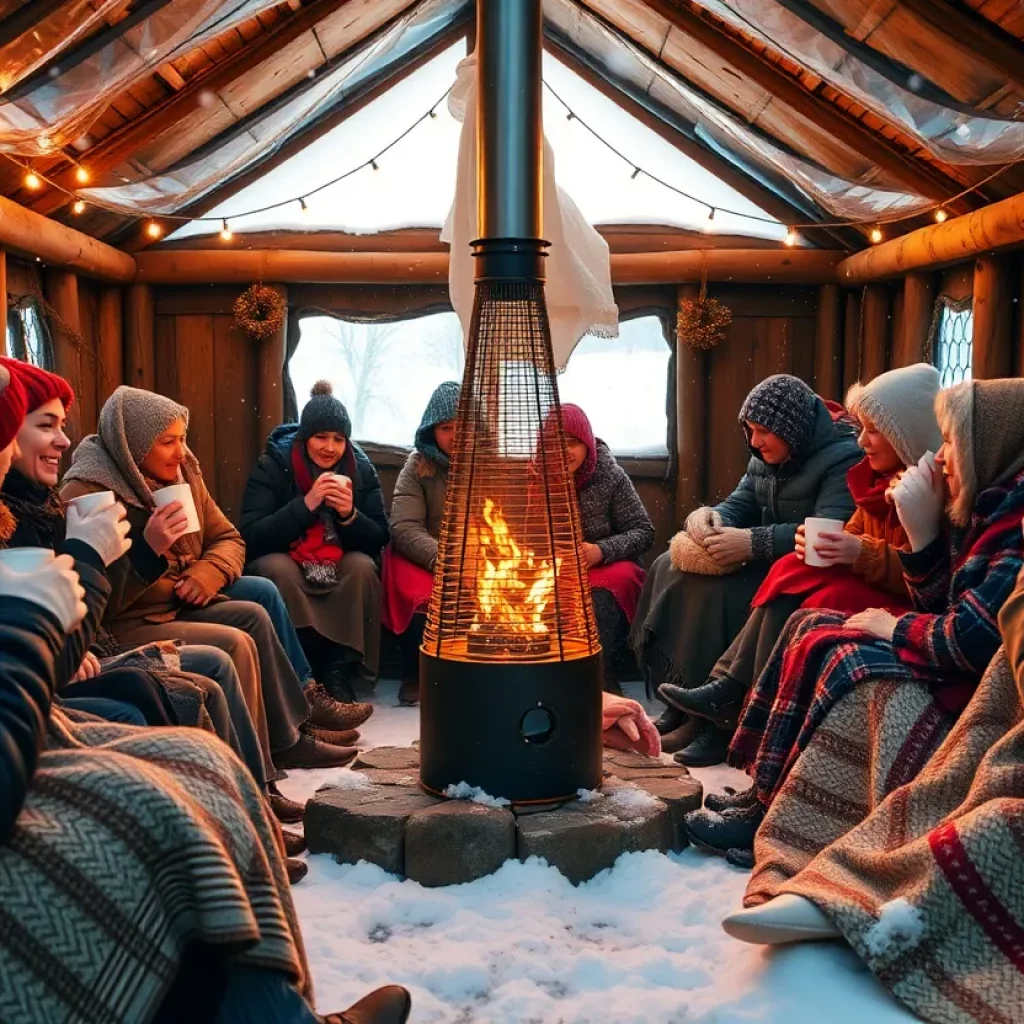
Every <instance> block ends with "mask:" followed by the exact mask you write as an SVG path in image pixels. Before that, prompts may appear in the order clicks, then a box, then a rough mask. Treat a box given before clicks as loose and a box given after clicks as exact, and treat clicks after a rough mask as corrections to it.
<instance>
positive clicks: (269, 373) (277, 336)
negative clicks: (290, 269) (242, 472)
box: [256, 285, 288, 450]
mask: <svg viewBox="0 0 1024 1024" xmlns="http://www.w3.org/2000/svg"><path fill="white" fill-rule="evenodd" d="M271 287H272V288H273V289H274V291H276V292H277V293H278V294H279V295H280V296H281V298H282V299H284V302H285V307H286V310H287V305H288V289H287V288H285V287H284V286H283V285H271ZM287 337H288V313H287V311H286V312H285V317H284V323H282V324H281V327H280V329H279V330H277V331H275V332H274V333H273V334H272V335H271V336H270V337H269V338H266V339H264V341H263V344H262V345H261V346H260V362H259V392H258V394H257V396H256V403H257V404H256V408H257V409H258V410H259V424H260V439H259V443H260V448H261V450H262V446H263V445H264V444H265V443H266V440H267V438H268V437H269V436H270V432H271V431H272V430H273V429H274V427H277V426H279V425H280V424H281V422H282V421H283V419H284V360H285V351H286V341H285V339H286V338H287Z"/></svg>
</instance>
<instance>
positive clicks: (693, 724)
mask: <svg viewBox="0 0 1024 1024" xmlns="http://www.w3.org/2000/svg"><path fill="white" fill-rule="evenodd" d="M700 726H701V721H700V719H699V718H691V717H690V716H689V715H683V724H682V725H680V726H678V727H677V728H675V729H673V730H672V731H671V732H667V733H665V734H664V735H663V736H662V737H661V752H662V753H663V754H676V753H678V752H679V751H680V750H683V749H685V748H686V747H688V746H689V745H690V744H691V743H692V742H693V741H694V739H695V738H696V736H697V732H698V730H699V729H700Z"/></svg>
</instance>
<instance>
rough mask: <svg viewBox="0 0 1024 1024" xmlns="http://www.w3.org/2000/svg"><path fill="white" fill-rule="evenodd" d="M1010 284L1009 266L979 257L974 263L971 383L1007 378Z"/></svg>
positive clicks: (997, 258)
mask: <svg viewBox="0 0 1024 1024" xmlns="http://www.w3.org/2000/svg"><path fill="white" fill-rule="evenodd" d="M1012 325H1013V284H1012V281H1011V278H1010V262H1009V260H1008V259H1006V258H1005V257H1002V256H980V257H978V259H977V260H975V263H974V365H973V367H972V370H971V374H972V376H973V377H974V378H975V380H990V379H992V378H994V377H1009V376H1010V373H1011V372H1012V368H1013V350H1012V348H1011V345H1012Z"/></svg>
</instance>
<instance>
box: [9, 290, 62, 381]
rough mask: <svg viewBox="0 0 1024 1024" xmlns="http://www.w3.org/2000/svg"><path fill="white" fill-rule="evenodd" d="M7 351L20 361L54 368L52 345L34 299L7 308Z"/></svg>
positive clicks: (50, 368)
mask: <svg viewBox="0 0 1024 1024" xmlns="http://www.w3.org/2000/svg"><path fill="white" fill-rule="evenodd" d="M7 351H8V352H10V354H11V355H12V356H13V357H14V358H15V359H20V360H21V361H22V362H25V363H31V364H32V365H33V366H41V367H42V368H43V369H44V370H51V371H52V370H53V369H54V359H53V345H52V344H51V342H50V336H49V332H48V330H47V328H46V324H45V323H44V322H43V315H42V313H41V312H40V309H39V306H38V304H37V303H36V302H35V301H32V300H27V301H22V302H20V303H19V304H18V305H17V306H14V307H12V308H11V309H9V310H8V313H7Z"/></svg>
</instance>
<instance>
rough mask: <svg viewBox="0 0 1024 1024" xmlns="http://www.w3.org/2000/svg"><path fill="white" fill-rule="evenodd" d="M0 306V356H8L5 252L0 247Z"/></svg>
mask: <svg viewBox="0 0 1024 1024" xmlns="http://www.w3.org/2000/svg"><path fill="white" fill-rule="evenodd" d="M0 304H2V305H0V308H2V309H3V312H4V322H3V334H2V335H0V356H9V355H10V354H11V353H10V352H9V351H8V350H7V253H6V252H4V250H3V249H0Z"/></svg>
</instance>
